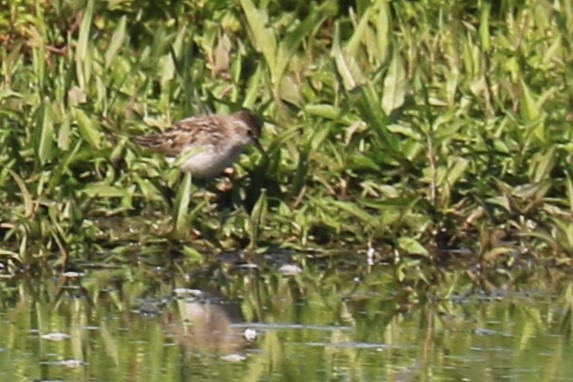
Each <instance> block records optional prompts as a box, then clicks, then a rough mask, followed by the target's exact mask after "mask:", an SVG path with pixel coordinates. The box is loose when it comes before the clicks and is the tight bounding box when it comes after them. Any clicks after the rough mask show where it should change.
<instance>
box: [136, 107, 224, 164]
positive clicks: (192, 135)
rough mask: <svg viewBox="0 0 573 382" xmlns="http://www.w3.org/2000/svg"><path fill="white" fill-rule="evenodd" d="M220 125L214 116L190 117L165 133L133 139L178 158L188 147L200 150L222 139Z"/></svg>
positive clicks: (141, 144)
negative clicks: (203, 146)
mask: <svg viewBox="0 0 573 382" xmlns="http://www.w3.org/2000/svg"><path fill="white" fill-rule="evenodd" d="M219 125H220V124H219V123H218V120H217V119H216V117H214V116H202V117H189V118H185V119H182V120H181V121H179V122H176V123H175V124H174V125H173V126H172V127H170V128H169V129H167V130H165V131H164V132H161V133H158V134H153V135H145V136H137V137H133V141H134V142H135V143H137V144H138V145H140V146H143V147H146V148H148V149H150V150H153V151H155V152H158V153H161V154H163V155H166V156H170V157H176V156H178V155H179V154H181V153H182V152H183V151H184V150H185V149H186V148H188V147H193V146H196V147H197V148H199V147H201V146H202V145H203V144H209V143H211V142H215V141H217V140H219V139H221V138H222V132H221V131H220V129H219V128H218V127H217V126H219Z"/></svg>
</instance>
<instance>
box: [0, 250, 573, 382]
mask: <svg viewBox="0 0 573 382" xmlns="http://www.w3.org/2000/svg"><path fill="white" fill-rule="evenodd" d="M275 260H276V259H275ZM281 262H282V265H284V264H288V265H289V266H290V267H286V268H285V267H282V268H281ZM417 272H419V273H416V274H412V275H410V276H411V280H409V278H408V277H409V275H408V274H403V273H402V272H398V270H397V269H396V268H395V267H394V266H389V265H384V264H376V265H374V266H368V265H367V264H365V263H364V264H363V263H362V262H360V261H359V260H356V262H353V261H348V259H345V260H337V259H319V260H317V259H310V258H309V257H308V256H306V255H295V256H288V257H284V258H283V259H282V260H281V261H278V262H277V261H273V262H267V263H265V262H261V263H260V264H259V266H258V267H252V266H245V265H244V264H243V265H241V264H238V263H234V262H228V261H222V260H220V259H213V260H212V261H210V262H209V263H206V264H202V265H197V264H186V263H185V262H184V261H179V262H177V261H174V262H170V263H169V264H167V265H165V264H161V265H158V264H144V263H141V262H137V263H134V264H128V265H123V266H110V267H101V266H94V265H93V264H91V265H84V266H82V273H81V274H73V273H70V274H67V275H65V276H64V275H61V274H58V273H56V274H42V275H29V274H24V275H21V276H19V277H5V278H4V279H1V280H0V381H162V382H164V381H504V380H508V381H536V382H537V381H539V380H540V378H541V379H542V380H546V381H571V380H573V362H571V359H573V343H572V341H571V329H572V328H573V321H572V308H573V305H572V301H573V288H572V285H571V278H570V277H568V276H567V275H564V274H560V273H559V272H557V271H555V272H549V271H547V270H534V271H528V272H527V273H526V274H524V273H522V274H521V275H520V276H519V277H515V273H512V274H513V275H514V276H513V277H515V278H511V277H510V276H509V275H508V273H500V272H499V271H497V270H491V271H488V272H481V273H479V274H478V273H475V272H471V271H468V270H467V269H465V270H450V271H443V270H437V269H430V268H428V269H422V268H420V269H418V271H417ZM44 273H47V272H44ZM420 275H424V276H425V277H426V279H425V281H414V280H420V278H419V276H420Z"/></svg>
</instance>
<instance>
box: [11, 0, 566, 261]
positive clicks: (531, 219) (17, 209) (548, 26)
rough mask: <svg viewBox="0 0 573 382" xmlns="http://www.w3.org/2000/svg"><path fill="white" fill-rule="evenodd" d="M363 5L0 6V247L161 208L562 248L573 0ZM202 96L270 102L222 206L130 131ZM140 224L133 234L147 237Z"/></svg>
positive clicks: (238, 235)
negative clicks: (570, 6)
mask: <svg viewBox="0 0 573 382" xmlns="http://www.w3.org/2000/svg"><path fill="white" fill-rule="evenodd" d="M446 3H447V2H446ZM360 4H361V5H360V6H359V7H358V8H357V9H346V8H344V7H343V6H341V5H339V2H337V1H334V0H327V1H323V2H321V5H320V6H315V5H312V4H307V3H303V2H299V3H297V2H290V3H289V5H288V6H287V5H285V8H280V5H278V4H276V3H274V2H273V3H272V4H271V5H269V6H268V8H261V7H259V6H258V5H257V4H256V2H253V1H250V0H242V1H239V2H238V3H237V4H235V5H234V6H229V5H228V3H227V2H219V1H209V2H164V1H158V2H152V3H147V2H141V1H134V2H120V3H113V2H112V3H108V2H98V1H95V0H89V1H87V3H86V4H85V6H84V2H80V1H72V2H65V3H61V4H60V3H58V5H57V6H56V5H50V6H48V5H45V4H43V3H42V4H35V5H31V4H30V3H29V2H28V1H25V0H19V1H14V2H10V6H7V7H2V11H0V26H1V27H2V29H3V30H6V31H8V33H5V34H4V35H3V36H2V37H1V39H2V41H1V44H0V62H1V64H2V66H1V67H2V82H1V83H0V86H1V88H0V115H1V116H2V118H1V119H0V124H1V128H0V158H1V162H2V167H1V168H0V202H1V203H2V206H3V208H2V209H1V210H0V214H1V215H0V219H1V221H2V224H1V229H2V235H3V237H4V239H5V240H4V243H5V244H4V246H3V247H4V248H3V249H2V254H4V255H6V256H9V257H11V258H12V259H14V260H15V262H18V263H22V264H24V265H28V264H34V263H37V262H38V261H43V260H45V259H46V256H47V255H48V254H50V253H54V252H56V253H60V254H61V262H65V261H66V260H67V259H68V257H69V256H77V257H82V256H84V254H85V253H86V252H89V251H90V250H94V249H98V248H99V249H101V247H103V246H106V245H108V243H103V242H101V240H100V238H101V235H100V234H98V233H97V232H94V231H97V220H98V218H99V217H101V216H106V217H108V216H118V217H131V216H138V215H139V214H141V213H142V211H146V210H155V211H159V212H160V215H161V217H160V218H159V220H160V221H162V222H163V221H165V220H167V219H168V218H169V216H170V215H172V216H173V218H174V219H173V220H174V226H175V230H174V237H175V238H179V239H181V238H183V239H186V240H185V242H189V240H188V238H189V235H186V234H185V230H186V229H185V227H194V228H195V233H194V234H193V236H197V234H199V235H202V236H203V237H202V238H201V239H202V240H201V241H200V242H199V241H197V240H196V239H195V238H194V240H193V247H197V246H199V245H200V246H222V247H236V246H241V247H243V246H249V247H250V248H254V247H255V246H263V245H266V244H274V243H278V244H280V245H292V246H308V245H315V244H320V245H324V244H336V243H341V242H346V243H350V244H352V245H359V246H363V245H366V243H372V244H373V245H377V244H378V243H390V245H391V246H392V247H393V248H394V249H395V250H396V253H398V254H405V255H407V254H414V255H421V256H433V251H431V250H430V249H431V248H433V247H434V246H438V247H441V246H445V245H447V246H453V247H458V246H466V245H467V246H471V247H472V248H475V249H476V252H477V253H479V254H480V255H482V256H483V258H484V259H486V260H496V259H498V258H506V256H507V255H508V254H509V255H512V254H514V253H515V250H514V249H515V243H516V242H518V241H519V243H520V245H519V246H518V249H519V250H520V251H524V250H533V251H534V252H535V253H537V252H538V251H539V250H543V249H547V248H550V249H551V253H552V254H555V255H558V254H562V253H565V254H571V253H573V237H572V236H571V235H572V234H571V232H573V227H572V226H571V224H572V221H573V219H572V210H573V182H572V180H571V170H570V167H571V166H570V162H571V155H570V152H571V147H570V146H571V145H570V141H571V129H569V125H570V121H571V119H572V114H571V112H570V110H569V109H571V105H570V104H571V99H572V95H571V90H570V89H573V86H571V85H572V84H571V73H570V70H568V67H567V63H568V62H570V61H571V39H570V36H571V35H573V34H572V33H571V32H572V31H571V28H573V20H571V19H570V18H571V14H572V12H568V11H567V10H565V9H564V8H563V9H561V8H555V7H553V5H552V4H550V3H549V2H544V1H540V2H535V4H532V5H529V6H525V7H524V6H523V5H522V4H520V3H518V2H516V1H507V2H504V3H503V4H502V5H500V6H494V7H492V6H490V5H489V3H487V2H482V3H480V5H478V6H476V7H470V6H468V5H465V3H463V2H453V3H452V4H449V3H447V4H444V3H443V2H438V1H432V0H427V1H423V2H413V3H412V2H396V3H387V2H386V1H382V0H379V1H373V2H371V4H368V5H365V4H366V3H364V2H363V3H360ZM363 4H364V5H363ZM202 104H205V105H207V106H208V107H210V108H211V109H213V110H216V111H217V112H220V113H228V112H230V111H232V110H236V109H238V108H250V109H253V110H255V111H256V112H257V113H260V114H262V115H263V116H264V117H265V119H266V121H267V122H268V123H267V124H266V128H265V135H264V137H263V145H264V146H265V148H266V149H267V154H268V156H267V157H266V158H264V157H262V156H261V155H260V153H257V152H254V151H253V152H251V153H250V155H248V156H243V157H242V159H241V166H238V167H237V173H236V174H235V176H234V179H235V183H236V184H235V188H234V190H233V191H232V197H231V198H229V200H228V202H227V203H219V204H218V208H216V209H213V208H195V207H196V206H200V205H201V204H200V203H201V202H200V201H197V200H194V199H193V198H189V197H187V196H185V195H182V192H179V193H178V192H177V189H178V188H179V187H183V188H182V189H183V190H185V193H186V195H188V191H189V190H192V189H193V187H195V186H191V185H190V182H189V179H185V181H184V182H183V186H181V183H180V179H181V177H180V176H179V174H178V173H177V172H176V171H170V170H168V167H167V166H166V165H165V164H164V162H163V160H162V159H161V158H159V157H151V158H145V157H143V156H145V155H148V154H147V153H142V152H140V151H138V150H137V149H136V148H134V147H133V146H132V145H131V144H130V143H129V141H128V140H127V139H126V138H125V137H126V136H129V135H132V134H136V133H143V132H147V130H148V128H147V127H146V125H147V124H149V125H158V126H160V127H164V126H165V125H166V124H168V121H172V120H177V119H179V118H182V117H185V116H187V115H189V114H192V113H197V112H198V111H199V110H200V108H201V105H202ZM160 115H161V116H162V117H161V118H159V117H158V116H160ZM166 190H171V191H170V192H166ZM165 194H171V195H170V197H166V196H165ZM175 195H176V196H175ZM172 203H175V206H172V205H171V204H172ZM170 211H175V212H170ZM155 223H156V221H151V222H149V226H150V229H147V230H144V231H143V232H144V233H142V235H141V237H140V239H139V241H141V242H142V243H144V244H145V243H151V242H153V241H154V240H156V238H154V236H156V235H157V234H154V233H153V232H154V230H153V225H154V224H155ZM163 231H164V230H163ZM163 231H162V232H163ZM110 236H113V234H110ZM492 237H493V238H492ZM126 240H127V239H125V240H123V241H122V239H121V238H118V239H117V243H118V245H119V244H121V243H125V242H126ZM132 240H133V239H132V238H130V239H129V241H132ZM508 240H510V241H512V243H510V245H508V243H507V242H508ZM184 251H185V252H189V253H196V252H194V251H193V249H191V248H187V247H184Z"/></svg>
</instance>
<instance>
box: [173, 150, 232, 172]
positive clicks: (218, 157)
mask: <svg viewBox="0 0 573 382" xmlns="http://www.w3.org/2000/svg"><path fill="white" fill-rule="evenodd" d="M241 151H242V148H232V149H227V150H221V149H219V150H214V149H213V148H212V147H206V148H205V149H203V150H201V151H199V152H197V153H196V154H191V156H190V157H189V158H187V159H185V161H184V162H183V163H182V164H181V167H180V168H181V170H182V171H187V172H190V173H191V175H193V176H194V177H196V178H211V177H214V176H217V175H219V174H220V173H221V172H223V170H225V169H226V168H227V167H229V166H231V165H232V164H233V163H235V162H236V161H237V159H239V156H240V155H241ZM182 155H185V153H184V154H182Z"/></svg>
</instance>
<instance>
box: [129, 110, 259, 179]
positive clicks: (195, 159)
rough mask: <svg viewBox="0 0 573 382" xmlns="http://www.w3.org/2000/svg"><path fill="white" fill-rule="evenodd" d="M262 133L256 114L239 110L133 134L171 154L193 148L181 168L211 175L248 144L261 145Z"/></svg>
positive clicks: (139, 141) (150, 146)
mask: <svg viewBox="0 0 573 382" xmlns="http://www.w3.org/2000/svg"><path fill="white" fill-rule="evenodd" d="M260 134H261V124H260V123H259V120H258V119H257V117H256V116H255V115H253V114H252V113H250V112H248V111H239V112H236V113H233V114H231V115H229V116H218V115H205V116H197V117H189V118H185V119H183V120H181V121H179V122H177V123H175V124H174V125H173V126H172V127H170V128H169V129H167V130H165V131H164V132H161V133H158V134H154V135H148V136H138V137H134V138H133V141H134V142H135V143H137V144H139V145H140V146H142V147H146V148H148V149H150V150H153V151H155V152H158V153H161V154H163V155H165V156H167V157H171V158H175V157H178V156H180V155H184V154H187V153H190V152H191V151H193V153H192V154H191V155H190V157H189V158H187V159H185V161H184V163H183V164H182V165H181V169H182V170H183V171H189V172H191V173H192V175H194V176H196V177H211V176H214V175H217V174H218V173H219V172H221V171H222V170H224V169H225V167H228V166H230V165H232V164H233V163H234V162H235V161H236V160H237V159H238V157H239V155H240V154H241V152H242V150H243V148H244V147H245V146H247V145H248V144H255V145H257V147H259V148H260V144H259V142H258V138H259V136H260Z"/></svg>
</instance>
